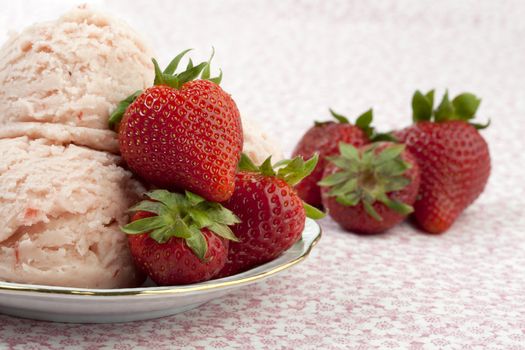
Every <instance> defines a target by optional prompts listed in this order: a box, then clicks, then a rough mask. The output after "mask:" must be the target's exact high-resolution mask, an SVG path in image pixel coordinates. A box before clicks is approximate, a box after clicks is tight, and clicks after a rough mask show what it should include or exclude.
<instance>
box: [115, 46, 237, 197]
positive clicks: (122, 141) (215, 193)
mask: <svg viewBox="0 0 525 350" xmlns="http://www.w3.org/2000/svg"><path fill="white" fill-rule="evenodd" d="M188 51H189V50H186V51H184V52H182V53H181V54H179V55H178V56H177V57H175V58H174V59H173V61H172V62H171V63H170V64H169V65H168V67H167V68H166V69H165V70H164V71H163V72H161V71H160V68H159V66H158V64H157V62H156V61H155V60H153V63H154V65H155V82H154V84H155V85H154V86H153V87H150V88H148V89H146V90H144V91H139V92H136V93H135V94H134V95H132V96H130V97H128V99H126V100H125V101H123V102H122V103H121V104H120V105H119V106H118V108H117V110H116V111H115V112H114V113H113V114H112V115H111V117H110V125H112V126H117V124H118V133H119V145H120V152H121V154H122V157H123V159H124V160H125V161H126V163H127V165H128V166H129V168H130V169H131V170H132V171H133V172H134V173H135V174H137V175H139V176H140V177H141V178H143V179H144V180H146V181H148V182H150V183H152V184H154V185H156V186H158V187H160V188H167V189H173V190H181V189H185V190H189V191H192V192H194V193H196V194H198V195H200V196H202V197H204V198H205V199H207V200H210V201H216V202H220V201H224V200H227V199H228V198H229V197H230V196H231V195H232V193H233V186H234V183H235V182H234V177H235V172H236V168H237V163H238V162H239V159H240V156H241V150H242V144H243V134H242V126H241V119H240V116H239V110H238V109H237V106H236V105H235V102H234V101H233V99H232V98H231V97H230V95H229V94H227V93H226V92H225V91H224V90H222V88H221V87H220V86H219V83H220V80H221V77H222V73H221V76H219V77H217V78H210V77H209V76H210V61H211V58H210V61H208V62H202V63H200V64H198V65H196V66H193V63H192V61H191V60H190V62H189V64H188V67H187V68H186V70H185V71H183V72H181V73H178V74H175V73H174V72H175V71H176V70H177V67H178V64H179V62H180V60H181V59H182V57H183V56H184V55H185V54H186V53H187V52H188ZM212 57H213V54H212ZM199 75H200V78H198V77H199Z"/></svg>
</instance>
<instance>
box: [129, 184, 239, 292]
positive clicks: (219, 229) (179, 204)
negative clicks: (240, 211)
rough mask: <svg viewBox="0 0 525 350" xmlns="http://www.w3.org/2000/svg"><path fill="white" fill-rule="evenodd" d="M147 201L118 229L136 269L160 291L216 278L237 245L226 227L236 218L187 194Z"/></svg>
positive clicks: (152, 195)
mask: <svg viewBox="0 0 525 350" xmlns="http://www.w3.org/2000/svg"><path fill="white" fill-rule="evenodd" d="M146 195H147V196H148V198H149V199H148V200H145V201H142V202H140V203H138V204H137V205H135V206H134V207H132V208H131V209H130V211H132V212H135V214H134V215H133V218H132V220H131V222H130V223H129V224H127V225H126V226H124V227H123V228H122V231H124V232H125V233H127V234H128V235H129V236H128V241H129V248H130V251H131V255H132V256H133V260H134V261H135V264H136V265H137V267H138V269H139V270H141V271H142V272H144V273H145V274H147V275H148V276H149V277H150V278H151V279H152V280H153V281H154V282H155V283H157V284H158V285H177V284H188V283H196V282H201V281H206V280H209V279H211V278H213V277H215V276H216V275H217V274H218V272H219V271H220V270H221V269H222V268H223V267H224V265H225V264H226V258H227V256H228V242H229V241H228V240H236V237H235V235H234V234H233V233H232V231H231V230H230V228H229V227H228V225H233V224H235V223H238V222H239V220H238V218H237V217H236V216H235V215H234V214H233V213H232V212H230V211H229V210H228V209H226V208H224V207H222V206H221V205H220V204H218V203H212V202H207V201H205V200H204V198H202V197H199V196H197V195H195V194H193V193H191V192H186V194H185V195H183V194H180V193H170V192H168V191H165V190H155V191H152V192H149V193H147V194H146Z"/></svg>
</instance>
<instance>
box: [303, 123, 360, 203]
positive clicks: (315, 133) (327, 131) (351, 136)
mask: <svg viewBox="0 0 525 350" xmlns="http://www.w3.org/2000/svg"><path fill="white" fill-rule="evenodd" d="M340 142H344V143H349V144H351V145H353V146H355V147H360V146H362V145H364V144H367V143H368V142H369V140H368V137H367V136H366V134H365V133H364V132H363V130H361V129H360V128H358V127H357V126H355V125H352V124H341V123H335V122H327V123H322V124H320V125H316V126H313V127H311V128H310V129H309V130H308V131H307V132H306V133H305V134H304V135H303V137H302V138H301V140H300V141H299V143H298V144H297V146H296V147H295V150H294V151H293V157H295V156H299V155H300V156H303V157H304V158H305V159H307V158H310V157H312V156H313V155H314V154H315V153H318V154H319V162H318V163H317V166H316V167H315V169H314V171H313V172H312V173H311V174H310V175H309V176H307V177H306V178H304V179H303V180H302V181H301V182H300V183H299V184H298V185H297V186H295V189H296V190H297V193H298V194H299V197H301V198H302V199H303V200H304V201H305V202H306V203H308V204H310V205H313V206H315V207H318V208H320V207H321V206H322V200H321V189H320V188H319V186H318V185H317V183H318V182H319V181H321V179H322V178H323V172H324V168H325V166H326V164H327V160H326V157H327V156H332V155H335V154H337V153H338V152H339V150H338V145H339V143H340Z"/></svg>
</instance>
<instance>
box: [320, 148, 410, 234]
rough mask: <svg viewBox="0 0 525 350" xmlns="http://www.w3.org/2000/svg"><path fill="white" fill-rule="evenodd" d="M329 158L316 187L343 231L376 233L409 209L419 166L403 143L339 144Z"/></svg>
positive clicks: (390, 225) (394, 223) (390, 224)
mask: <svg viewBox="0 0 525 350" xmlns="http://www.w3.org/2000/svg"><path fill="white" fill-rule="evenodd" d="M339 149H340V155H339V156H336V157H329V158H328V160H329V161H330V164H328V165H327V166H326V168H325V171H324V179H323V180H322V181H321V182H320V183H319V184H320V186H322V190H321V191H322V196H323V204H324V206H325V208H326V209H327V211H328V214H329V215H330V216H331V217H332V219H334V220H335V221H336V222H337V223H339V224H340V225H341V226H342V227H344V228H345V229H347V230H350V231H353V232H356V233H365V234H368V233H379V232H382V231H385V230H387V229H389V228H391V227H393V226H394V225H396V224H398V223H399V222H401V221H402V220H403V219H404V218H405V217H406V216H407V215H408V214H409V213H411V212H412V210H413V209H412V207H411V205H412V204H413V203H414V201H415V200H416V195H417V192H418V189H419V168H418V166H417V163H416V160H415V158H414V157H413V156H412V155H411V154H410V152H408V151H407V150H406V149H405V146H404V145H399V144H395V143H392V142H379V143H373V144H370V145H366V146H362V147H361V148H359V149H357V148H355V147H353V146H352V145H349V144H344V143H341V144H340V146H339Z"/></svg>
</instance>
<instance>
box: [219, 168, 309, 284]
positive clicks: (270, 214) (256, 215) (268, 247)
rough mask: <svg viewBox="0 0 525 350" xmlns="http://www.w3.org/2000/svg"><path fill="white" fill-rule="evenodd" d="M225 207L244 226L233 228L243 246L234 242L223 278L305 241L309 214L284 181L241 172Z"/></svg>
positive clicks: (266, 260)
mask: <svg viewBox="0 0 525 350" xmlns="http://www.w3.org/2000/svg"><path fill="white" fill-rule="evenodd" d="M223 205H224V206H225V207H226V208H228V209H230V210H231V211H232V212H233V213H234V214H236V215H237V216H238V217H239V218H240V219H241V223H239V224H236V225H234V226H233V227H232V230H233V232H234V233H235V236H237V238H238V239H239V242H230V249H229V253H228V260H227V263H226V265H225V266H224V268H223V269H222V270H221V272H220V273H219V275H220V276H221V277H224V276H230V275H233V274H236V273H239V272H242V271H246V270H248V269H250V268H252V267H255V266H257V265H261V264H263V263H265V262H268V261H270V260H273V259H275V258H276V257H277V256H279V255H280V254H281V253H282V252H284V251H285V250H287V249H288V248H290V247H291V246H292V245H293V244H294V243H295V242H297V241H298V240H299V239H300V238H301V234H302V232H303V229H304V224H305V211H304V208H303V205H302V202H301V199H300V198H299V196H298V195H297V193H296V192H295V190H294V189H293V188H292V187H290V186H289V185H288V184H287V183H286V182H284V180H282V179H279V178H276V177H273V176H264V175H261V174H259V173H253V172H246V171H241V172H239V173H238V174H237V175H236V177H235V192H234V193H233V196H232V197H231V198H230V199H229V200H228V201H226V202H224V203H223Z"/></svg>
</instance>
